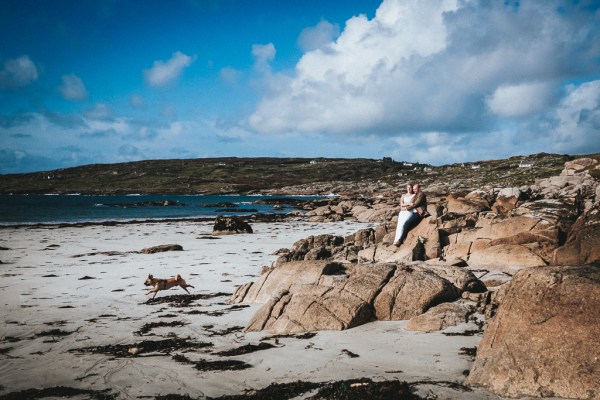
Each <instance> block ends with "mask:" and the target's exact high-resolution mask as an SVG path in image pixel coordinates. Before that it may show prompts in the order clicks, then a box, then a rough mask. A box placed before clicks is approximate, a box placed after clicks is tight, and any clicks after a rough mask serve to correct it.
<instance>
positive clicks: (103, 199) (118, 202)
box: [0, 194, 324, 225]
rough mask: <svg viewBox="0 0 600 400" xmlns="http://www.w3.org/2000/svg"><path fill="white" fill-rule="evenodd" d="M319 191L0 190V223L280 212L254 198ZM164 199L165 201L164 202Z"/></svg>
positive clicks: (286, 206)
mask: <svg viewBox="0 0 600 400" xmlns="http://www.w3.org/2000/svg"><path fill="white" fill-rule="evenodd" d="M323 198H324V197H323V196H266V195H148V194H128V195H78V194H72V195H62V194H56V195H0V225H29V224H60V223H81V222H104V221H144V220H161V219H187V218H214V217H216V216H218V215H229V216H240V215H249V214H282V213H283V214H285V213H288V212H291V211H294V210H296V208H295V207H294V206H293V205H292V204H286V203H285V202H281V203H282V204H281V205H282V207H281V208H275V207H274V206H273V204H261V203H257V201H259V200H276V199H292V200H304V201H307V200H318V199H323ZM165 202H168V204H170V205H169V206H165V205H164V204H165Z"/></svg>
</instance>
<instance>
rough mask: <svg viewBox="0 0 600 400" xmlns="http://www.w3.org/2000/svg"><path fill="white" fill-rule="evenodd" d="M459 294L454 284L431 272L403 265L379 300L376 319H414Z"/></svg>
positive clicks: (376, 300)
mask: <svg viewBox="0 0 600 400" xmlns="http://www.w3.org/2000/svg"><path fill="white" fill-rule="evenodd" d="M459 295H460V293H459V291H458V289H457V288H456V287H455V286H454V285H453V284H452V283H450V282H449V281H448V280H446V279H444V278H442V277H440V276H438V275H436V274H435V273H433V272H431V271H430V270H427V269H424V268H420V267H417V266H406V265H399V266H398V268H397V269H396V272H395V273H394V276H393V277H392V278H391V279H390V280H389V282H388V283H387V284H386V285H385V286H384V287H383V289H382V290H381V293H380V294H379V295H378V296H377V298H376V299H375V303H374V307H375V316H376V317H377V319H378V320H393V321H397V320H403V319H410V318H413V317H416V316H417V315H421V314H423V313H424V312H425V311H427V310H428V309H429V308H431V307H433V306H435V305H437V304H440V303H443V302H447V301H454V300H456V299H457V298H458V296H459Z"/></svg>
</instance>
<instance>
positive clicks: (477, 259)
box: [467, 244, 547, 273]
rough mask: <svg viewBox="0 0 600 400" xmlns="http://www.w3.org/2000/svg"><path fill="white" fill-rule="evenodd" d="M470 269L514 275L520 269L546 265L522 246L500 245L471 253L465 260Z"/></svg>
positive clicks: (541, 259)
mask: <svg viewBox="0 0 600 400" xmlns="http://www.w3.org/2000/svg"><path fill="white" fill-rule="evenodd" d="M467 262H468V263H469V266H471V267H485V268H487V269H490V270H494V271H499V272H507V273H514V272H516V271H518V270H520V269H522V268H527V267H541V266H545V265H547V264H546V262H545V261H544V259H543V258H541V257H540V256H538V255H536V254H535V253H534V252H533V251H531V250H530V249H529V248H527V247H525V246H522V245H511V244H500V245H497V246H492V247H489V244H488V245H482V248H481V250H478V251H476V252H473V253H471V254H470V255H469V258H468V260H467Z"/></svg>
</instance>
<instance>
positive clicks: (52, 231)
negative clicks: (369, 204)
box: [0, 221, 498, 399]
mask: <svg viewBox="0 0 600 400" xmlns="http://www.w3.org/2000/svg"><path fill="white" fill-rule="evenodd" d="M365 226H366V225H365V224H359V223H352V222H340V223H308V222H304V221H288V222H272V223H258V222H257V223H253V224H252V227H253V229H254V230H255V233H253V234H243V235H230V236H220V237H214V236H211V231H212V224H211V223H208V222H206V223H202V222H201V223H198V222H189V221H176V222H173V221H164V222H160V223H139V224H123V225H116V226H103V225H91V226H83V227H73V226H71V227H60V228H58V227H20V228H2V229H0V247H2V248H5V249H3V251H0V261H2V264H0V305H1V307H2V325H1V327H0V337H1V338H2V341H1V343H0V396H1V395H3V394H6V393H9V392H15V391H21V390H24V389H32V388H48V387H55V386H65V387H73V388H85V389H93V390H102V389H110V392H111V393H114V394H117V395H118V398H123V399H133V398H140V397H145V398H153V397H154V396H157V395H166V394H179V395H189V396H190V397H192V398H202V397H203V396H210V397H219V396H223V395H234V394H242V393H245V391H247V390H251V389H261V388H264V387H266V386H268V385H269V384H271V383H287V382H294V381H297V380H302V381H311V382H326V381H336V380H343V379H351V378H362V377H367V378H372V379H373V380H393V379H399V380H402V381H408V382H409V383H411V382H412V383H414V385H413V387H414V388H416V390H417V393H418V394H419V395H420V396H422V397H423V398H425V397H426V396H428V395H429V396H433V394H435V396H437V397H436V398H438V399H442V398H457V397H460V398H467V399H496V398H498V397H496V396H493V395H490V394H487V393H484V392H481V391H471V392H469V391H463V389H464V388H461V387H460V384H461V383H462V382H463V380H464V371H466V370H469V369H470V366H471V363H472V358H471V356H469V355H468V354H465V350H464V349H473V348H474V347H476V346H477V344H478V343H479V341H480V337H479V336H477V335H475V336H460V335H458V336H448V335H444V334H443V333H430V334H423V333H416V332H409V331H405V330H404V329H403V327H404V326H405V324H406V321H399V322H374V323H369V324H366V325H363V326H360V327H357V328H354V329H350V330H347V331H343V332H331V331H325V332H318V333H316V335H314V336H313V337H308V338H307V337H279V338H275V337H271V335H270V334H269V333H266V332H265V333H244V332H243V331H242V328H243V326H244V325H245V324H246V323H247V322H248V321H249V319H250V317H251V315H252V314H253V313H254V312H255V311H256V310H257V309H258V307H259V305H252V306H244V307H239V306H231V305H229V304H227V301H228V300H229V296H230V295H231V294H232V293H233V291H234V288H235V286H237V285H240V284H243V283H246V282H248V281H252V280H256V278H257V277H258V276H259V274H260V270H261V267H262V266H264V265H269V264H270V263H271V262H273V261H274V260H275V259H276V256H274V255H272V253H273V252H274V251H276V250H278V249H280V248H284V247H286V248H289V247H290V246H291V245H292V244H293V243H294V242H295V241H296V240H299V239H301V238H305V237H308V236H310V235H317V234H324V233H330V234H336V235H342V236H345V235H347V234H349V233H354V232H355V231H357V230H358V229H360V228H362V227H365ZM170 243H173V244H179V245H181V246H183V249H184V251H178V252H173V251H171V252H165V253H157V254H137V253H128V252H130V251H139V250H141V249H143V248H146V247H151V246H156V245H160V244H170ZM149 273H152V274H154V275H155V276H157V277H168V276H171V275H174V274H177V273H178V274H181V275H182V276H183V277H184V278H185V279H186V280H187V282H188V283H189V284H191V285H194V286H195V288H194V289H190V291H191V294H192V296H195V297H193V298H194V299H195V300H194V301H192V302H190V303H189V304H188V305H185V304H184V305H182V304H178V303H169V302H167V303H160V302H155V303H147V302H146V301H147V300H148V299H149V297H150V296H147V295H146V294H145V292H144V291H143V289H144V286H143V282H144V280H145V278H146V277H147V275H148V274H149ZM173 295H186V294H185V292H184V291H183V290H182V289H180V288H174V289H171V290H169V291H163V292H159V294H158V296H157V300H158V299H160V298H165V297H166V296H173ZM198 295H203V296H200V298H199V296H198ZM176 298H181V297H179V296H178V297H173V299H176ZM145 324H162V325H167V324H170V325H171V326H152V325H146V328H148V331H147V332H145V333H144V332H140V330H141V329H142V327H144V325H145ZM473 328H474V327H473V326H469V325H466V324H465V326H462V327H459V328H458V330H461V329H462V330H468V329H473ZM454 329H455V330H456V328H454ZM168 339H171V340H176V339H178V340H183V339H188V342H193V343H196V344H198V343H209V344H210V346H207V347H201V346H200V345H199V346H198V347H196V348H190V347H186V346H179V347H177V346H175V347H174V348H173V349H171V350H170V351H168V350H166V352H164V351H163V352H142V353H141V354H139V355H138V356H136V357H133V356H129V355H124V356H118V354H116V353H114V352H113V354H112V355H111V354H106V353H105V354H102V353H100V354H96V353H90V352H89V351H83V350H82V349H85V348H91V347H94V346H96V347H97V346H107V345H122V349H125V350H127V349H129V348H136V347H143V346H142V345H140V342H142V341H165V340H168ZM163 343H164V342H163ZM260 343H268V344H270V345H272V347H271V348H266V349H262V350H259V351H254V352H251V353H247V354H242V355H236V356H226V355H218V354H216V353H219V352H222V351H227V350H231V349H237V348H240V347H241V346H244V345H248V344H250V345H259V344H260ZM263 346H265V347H266V346H268V345H263ZM105 348H106V347H105ZM116 348H118V346H114V347H113V350H115V349H116ZM122 349H121V351H123V350H122ZM461 349H462V350H461ZM173 356H176V357H175V358H173ZM182 356H183V357H182ZM203 360H204V361H226V362H231V361H236V362H238V364H240V365H243V364H242V363H239V362H244V363H246V364H249V365H246V367H247V368H246V369H238V370H227V369H225V370H214V371H202V370H198V369H196V368H195V365H196V364H194V363H200V362H201V361H203ZM208 365H210V366H213V367H214V366H216V364H208ZM230 367H231V366H230ZM415 382H419V383H415ZM427 382H432V383H431V384H428V383H427ZM456 385H458V387H455V386H456ZM432 398H433V397H432Z"/></svg>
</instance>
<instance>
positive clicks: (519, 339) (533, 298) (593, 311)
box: [467, 265, 600, 399]
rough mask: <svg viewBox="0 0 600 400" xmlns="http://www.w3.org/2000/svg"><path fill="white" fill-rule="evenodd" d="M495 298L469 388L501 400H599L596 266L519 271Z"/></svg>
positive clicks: (599, 280) (599, 269) (599, 274)
mask: <svg viewBox="0 0 600 400" xmlns="http://www.w3.org/2000/svg"><path fill="white" fill-rule="evenodd" d="M498 297H499V298H500V307H499V308H498V310H497V314H496V316H495V317H494V318H493V319H492V320H491V323H490V324H489V326H488V327H487V328H486V329H485V331H484V336H483V339H482V341H481V344H480V345H479V348H478V350H477V358H476V360H475V363H474V365H473V368H472V370H471V373H470V375H469V378H468V380H467V382H468V384H470V385H473V386H479V387H483V388H486V389H488V390H490V391H492V392H494V393H496V394H498V395H500V396H503V397H504V396H506V397H522V396H536V397H537V396H540V397H548V396H557V397H565V398H577V399H597V398H600V379H598V377H600V350H599V347H598V343H597V342H598V337H600V323H599V321H600V314H599V311H598V310H599V306H600V266H598V265H596V266H583V267H547V268H529V269H524V270H521V271H519V272H518V273H517V274H516V275H515V276H514V277H513V279H512V281H511V282H510V283H509V284H508V285H507V286H506V287H505V289H503V290H501V293H499V295H498Z"/></svg>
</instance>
